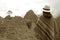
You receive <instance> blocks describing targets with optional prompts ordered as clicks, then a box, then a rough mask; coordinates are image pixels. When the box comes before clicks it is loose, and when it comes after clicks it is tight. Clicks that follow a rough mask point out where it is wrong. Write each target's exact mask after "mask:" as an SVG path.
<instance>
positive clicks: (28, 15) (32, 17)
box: [24, 10, 38, 22]
mask: <svg viewBox="0 0 60 40" xmlns="http://www.w3.org/2000/svg"><path fill="white" fill-rule="evenodd" d="M37 18H38V17H37V15H35V13H34V12H33V11H32V10H29V11H28V12H27V13H26V15H25V16H24V19H26V20H31V21H33V22H37Z"/></svg>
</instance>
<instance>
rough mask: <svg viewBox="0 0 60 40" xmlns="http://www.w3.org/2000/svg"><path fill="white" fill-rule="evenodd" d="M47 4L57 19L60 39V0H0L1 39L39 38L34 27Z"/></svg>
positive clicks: (59, 39) (28, 39)
mask: <svg viewBox="0 0 60 40" xmlns="http://www.w3.org/2000/svg"><path fill="white" fill-rule="evenodd" d="M46 4H47V5H50V7H51V12H52V15H53V16H54V18H55V19H56V22H57V28H58V36H57V37H56V40H60V0H0V40H39V37H37V38H36V37H35V35H37V34H36V33H35V30H34V28H35V27H36V21H37V18H38V15H41V13H42V8H43V7H44V6H45V5H46ZM9 10H11V12H12V14H8V11H9ZM37 31H38V30H37Z"/></svg>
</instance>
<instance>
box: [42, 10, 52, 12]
mask: <svg viewBox="0 0 60 40" xmlns="http://www.w3.org/2000/svg"><path fill="white" fill-rule="evenodd" d="M43 11H44V12H51V11H50V10H43Z"/></svg>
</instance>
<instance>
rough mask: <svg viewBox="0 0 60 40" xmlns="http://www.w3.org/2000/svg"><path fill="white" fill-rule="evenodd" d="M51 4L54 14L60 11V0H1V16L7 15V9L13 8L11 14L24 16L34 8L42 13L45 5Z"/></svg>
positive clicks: (37, 12)
mask: <svg viewBox="0 0 60 40" xmlns="http://www.w3.org/2000/svg"><path fill="white" fill-rule="evenodd" d="M46 4H49V5H50V6H51V10H52V12H53V14H54V15H55V16H56V14H57V13H58V12H59V11H60V0H0V16H2V17H5V16H7V11H8V10H11V11H12V12H13V13H12V15H11V16H15V15H16V16H22V17H23V16H24V15H25V14H26V12H27V11H28V10H30V9H32V10H33V11H34V12H35V14H41V12H42V8H43V7H44V5H46Z"/></svg>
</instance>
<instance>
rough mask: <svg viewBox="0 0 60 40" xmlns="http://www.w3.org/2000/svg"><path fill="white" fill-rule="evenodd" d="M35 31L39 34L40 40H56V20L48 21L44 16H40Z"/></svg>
mask: <svg viewBox="0 0 60 40" xmlns="http://www.w3.org/2000/svg"><path fill="white" fill-rule="evenodd" d="M35 31H36V32H37V33H38V34H39V35H38V36H39V39H40V40H54V38H55V35H56V34H57V30H56V22H55V20H54V18H50V19H47V18H45V17H44V16H43V15H42V16H40V18H39V20H38V21H37V27H36V28H35Z"/></svg>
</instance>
